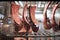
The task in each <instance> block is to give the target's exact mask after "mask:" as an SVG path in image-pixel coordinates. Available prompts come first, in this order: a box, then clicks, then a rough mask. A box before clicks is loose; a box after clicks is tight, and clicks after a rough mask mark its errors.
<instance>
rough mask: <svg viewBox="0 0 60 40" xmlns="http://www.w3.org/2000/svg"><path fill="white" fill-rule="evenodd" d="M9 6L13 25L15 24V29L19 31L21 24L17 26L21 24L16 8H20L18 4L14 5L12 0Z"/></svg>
mask: <svg viewBox="0 0 60 40" xmlns="http://www.w3.org/2000/svg"><path fill="white" fill-rule="evenodd" d="M11 6H12V14H11V15H12V19H13V20H14V23H15V24H14V25H15V28H16V29H15V31H17V32H18V31H19V30H21V28H22V26H19V25H21V24H22V20H21V19H20V18H19V16H18V10H19V8H20V6H19V5H16V4H15V3H14V2H12V3H11Z"/></svg>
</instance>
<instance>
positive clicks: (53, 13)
mask: <svg viewBox="0 0 60 40" xmlns="http://www.w3.org/2000/svg"><path fill="white" fill-rule="evenodd" d="M57 8H58V4H55V6H54V7H53V11H52V17H51V24H52V27H53V30H54V31H58V30H60V27H59V25H58V24H57V23H56V21H55V12H56V9H57Z"/></svg>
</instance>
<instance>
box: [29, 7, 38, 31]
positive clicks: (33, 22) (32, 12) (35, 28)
mask: <svg viewBox="0 0 60 40" xmlns="http://www.w3.org/2000/svg"><path fill="white" fill-rule="evenodd" d="M35 10H36V6H29V18H30V26H31V27H32V30H33V31H34V32H37V31H38V29H39V27H38V26H36V25H37V24H38V21H37V20H36V19H35Z"/></svg>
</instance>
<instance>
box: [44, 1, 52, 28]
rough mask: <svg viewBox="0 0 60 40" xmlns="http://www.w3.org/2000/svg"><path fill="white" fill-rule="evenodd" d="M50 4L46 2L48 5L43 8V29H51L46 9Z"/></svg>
mask: <svg viewBox="0 0 60 40" xmlns="http://www.w3.org/2000/svg"><path fill="white" fill-rule="evenodd" d="M50 4H51V2H48V4H47V5H46V6H45V8H44V11H43V17H44V19H43V25H44V28H45V29H51V28H52V27H51V23H50V20H49V19H48V18H47V9H48V7H49V5H50Z"/></svg>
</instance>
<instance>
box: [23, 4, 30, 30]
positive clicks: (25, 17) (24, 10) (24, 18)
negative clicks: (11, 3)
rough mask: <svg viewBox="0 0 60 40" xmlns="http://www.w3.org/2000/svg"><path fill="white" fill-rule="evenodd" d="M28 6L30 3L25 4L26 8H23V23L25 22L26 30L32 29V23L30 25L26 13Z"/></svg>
mask: <svg viewBox="0 0 60 40" xmlns="http://www.w3.org/2000/svg"><path fill="white" fill-rule="evenodd" d="M27 8H28V4H25V6H24V9H23V17H22V18H23V22H24V23H23V24H24V28H25V29H26V31H29V30H30V25H29V21H28V19H27V16H26V15H27V13H26V11H27Z"/></svg>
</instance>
